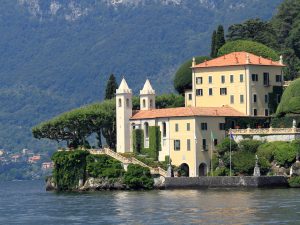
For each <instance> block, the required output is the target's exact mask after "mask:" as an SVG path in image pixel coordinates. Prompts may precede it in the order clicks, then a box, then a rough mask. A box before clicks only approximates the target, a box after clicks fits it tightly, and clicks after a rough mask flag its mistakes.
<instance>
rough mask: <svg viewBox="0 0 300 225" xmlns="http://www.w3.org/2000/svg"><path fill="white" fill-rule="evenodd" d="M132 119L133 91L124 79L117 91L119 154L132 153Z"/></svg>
mask: <svg viewBox="0 0 300 225" xmlns="http://www.w3.org/2000/svg"><path fill="white" fill-rule="evenodd" d="M131 117H132V90H131V89H130V88H129V87H128V85H127V82H126V80H125V79H124V78H123V79H122V82H121V84H120V86H119V88H118V89H117V90H116V121H117V122H116V123H117V124H116V128H117V152H119V153H124V152H129V151H130V123H129V119H130V118H131Z"/></svg>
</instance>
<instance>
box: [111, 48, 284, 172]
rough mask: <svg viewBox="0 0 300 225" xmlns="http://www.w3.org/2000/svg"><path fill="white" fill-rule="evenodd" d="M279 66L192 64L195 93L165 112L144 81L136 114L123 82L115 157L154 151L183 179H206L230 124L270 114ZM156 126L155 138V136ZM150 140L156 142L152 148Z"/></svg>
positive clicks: (256, 61) (219, 61)
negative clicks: (214, 154)
mask: <svg viewBox="0 0 300 225" xmlns="http://www.w3.org/2000/svg"><path fill="white" fill-rule="evenodd" d="M283 66H284V65H283V64H282V59H281V61H280V62H274V61H271V60H269V59H264V58H262V57H258V56H255V55H253V54H250V53H246V52H236V53H231V54H228V55H225V56H222V57H219V58H216V59H213V60H210V61H207V62H204V63H201V64H198V65H196V64H195V61H193V65H192V73H193V74H192V76H193V88H192V90H187V91H186V93H185V107H179V108H167V109H156V108H155V90H154V89H153V88H152V86H151V84H150V81H149V80H147V81H146V82H145V84H144V87H143V89H142V90H141V91H140V110H139V111H133V110H132V91H131V89H130V88H129V87H128V85H127V83H126V81H125V79H123V80H122V82H121V84H120V86H119V88H118V89H117V91H116V113H117V115H116V117H117V152H119V153H125V152H139V151H141V152H142V153H145V152H146V153H147V151H148V150H151V148H153V146H155V148H156V149H154V150H155V151H157V160H159V161H165V160H169V159H170V160H171V162H172V164H173V165H175V166H179V167H181V168H182V169H183V170H184V171H186V174H185V175H187V176H191V177H195V176H205V175H207V173H208V172H209V171H210V167H211V157H212V153H213V150H214V148H215V146H216V145H217V144H218V143H219V142H220V141H221V140H222V139H224V137H225V136H226V121H227V120H228V119H231V118H249V117H268V116H269V115H270V112H271V109H270V106H269V98H270V95H271V94H272V93H273V92H274V89H276V87H281V86H282V82H283V79H282V68H283ZM274 87H275V88H274ZM276 97H277V96H276ZM277 98H279V96H278V97H277ZM278 100H279V99H278ZM154 127H155V128H156V130H159V133H158V134H157V132H156V133H155V135H153V132H154V131H153V130H154V129H153V128H154ZM137 131H139V132H140V136H139V137H140V138H141V139H142V141H141V143H137ZM157 135H159V137H157ZM153 138H157V140H158V141H159V143H158V144H157V143H156V144H155V145H153V140H151V139H153ZM141 149H142V150H141ZM152 150H153V149H152Z"/></svg>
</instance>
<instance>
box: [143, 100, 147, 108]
mask: <svg viewBox="0 0 300 225" xmlns="http://www.w3.org/2000/svg"><path fill="white" fill-rule="evenodd" d="M143 108H146V100H145V99H143Z"/></svg>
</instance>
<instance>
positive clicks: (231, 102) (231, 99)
mask: <svg viewBox="0 0 300 225" xmlns="http://www.w3.org/2000/svg"><path fill="white" fill-rule="evenodd" d="M230 104H234V95H230Z"/></svg>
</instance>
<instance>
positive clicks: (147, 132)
mask: <svg viewBox="0 0 300 225" xmlns="http://www.w3.org/2000/svg"><path fill="white" fill-rule="evenodd" d="M144 131H145V138H149V124H148V123H147V122H146V123H144Z"/></svg>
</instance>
